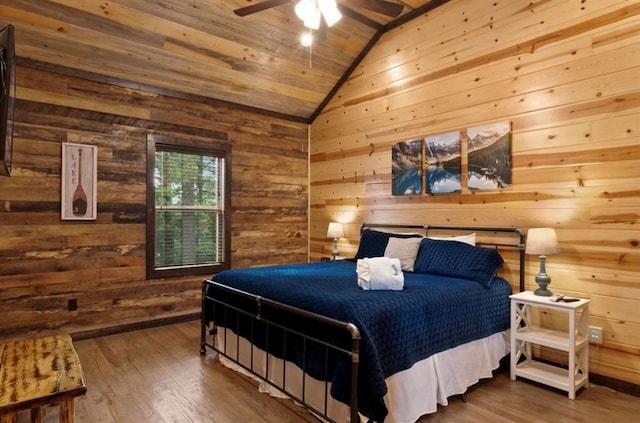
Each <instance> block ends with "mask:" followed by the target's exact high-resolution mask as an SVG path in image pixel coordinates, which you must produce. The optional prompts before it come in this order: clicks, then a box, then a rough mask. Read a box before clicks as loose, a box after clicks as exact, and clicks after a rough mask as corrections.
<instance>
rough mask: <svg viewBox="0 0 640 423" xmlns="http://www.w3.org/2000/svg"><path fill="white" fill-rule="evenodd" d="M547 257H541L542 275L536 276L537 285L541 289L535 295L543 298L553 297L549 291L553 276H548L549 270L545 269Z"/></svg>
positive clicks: (534, 292)
mask: <svg viewBox="0 0 640 423" xmlns="http://www.w3.org/2000/svg"><path fill="white" fill-rule="evenodd" d="M545 261H546V257H545V256H540V273H538V274H537V275H536V283H537V284H538V286H539V288H538V289H536V290H535V291H533V295H539V296H541V297H550V296H552V295H553V292H551V291H549V290H548V289H547V286H549V284H550V283H551V276H549V275H547V270H546V267H545Z"/></svg>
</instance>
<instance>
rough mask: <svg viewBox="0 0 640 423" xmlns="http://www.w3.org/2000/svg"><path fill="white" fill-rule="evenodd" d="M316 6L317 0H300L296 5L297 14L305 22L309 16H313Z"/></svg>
mask: <svg viewBox="0 0 640 423" xmlns="http://www.w3.org/2000/svg"><path fill="white" fill-rule="evenodd" d="M315 8H316V3H315V0H300V1H299V2H298V4H296V7H295V11H296V16H298V18H300V20H301V21H303V22H304V21H306V20H307V19H309V16H311V14H312V13H313V9H315Z"/></svg>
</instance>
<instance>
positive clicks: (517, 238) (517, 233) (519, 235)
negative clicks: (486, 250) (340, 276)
mask: <svg viewBox="0 0 640 423" xmlns="http://www.w3.org/2000/svg"><path fill="white" fill-rule="evenodd" d="M372 228H385V229H402V230H415V231H424V233H425V236H427V235H429V231H432V230H434V231H453V232H481V233H485V234H489V233H505V234H513V235H514V237H513V238H514V242H513V243H510V242H503V243H499V242H483V241H482V240H481V241H480V242H478V245H490V246H493V247H495V248H507V249H515V250H517V251H518V261H519V279H520V280H519V288H520V291H521V292H522V291H524V290H525V287H524V260H525V254H524V245H525V242H524V241H525V238H524V232H523V231H522V230H521V229H520V228H516V227H514V226H509V227H499V226H498V227H490V226H448V225H398V224H391V225H387V224H382V223H363V224H362V226H361V227H360V233H362V231H364V230H366V229H372Z"/></svg>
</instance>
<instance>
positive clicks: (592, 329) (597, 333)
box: [589, 326, 604, 345]
mask: <svg viewBox="0 0 640 423" xmlns="http://www.w3.org/2000/svg"><path fill="white" fill-rule="evenodd" d="M603 342H604V339H603V337H602V328H599V327H597V326H589V343H590V344H595V345H602V343H603Z"/></svg>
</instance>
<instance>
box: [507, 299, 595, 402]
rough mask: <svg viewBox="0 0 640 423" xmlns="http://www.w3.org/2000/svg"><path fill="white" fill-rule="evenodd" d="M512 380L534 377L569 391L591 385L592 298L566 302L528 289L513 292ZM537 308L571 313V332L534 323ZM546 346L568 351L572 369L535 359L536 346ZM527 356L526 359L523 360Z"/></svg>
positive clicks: (571, 397) (569, 328)
mask: <svg viewBox="0 0 640 423" xmlns="http://www.w3.org/2000/svg"><path fill="white" fill-rule="evenodd" d="M509 298H511V379H512V380H516V377H517V376H520V377H523V378H526V379H530V380H534V381H536V382H540V383H543V384H545V385H548V386H552V387H554V388H557V389H562V390H563V391H567V392H568V393H569V398H570V399H575V397H576V391H577V390H578V389H580V388H581V387H583V386H584V387H588V386H589V338H588V336H587V335H588V331H589V300H584V299H581V300H579V301H575V302H570V303H565V302H557V303H554V302H552V301H551V300H550V299H549V297H541V296H537V295H533V292H530V291H526V292H520V293H518V294H514V295H511V296H510V297H509ZM535 308H546V309H551V310H556V311H560V312H566V313H568V317H569V325H568V326H569V327H568V328H567V331H560V330H553V329H545V328H541V327H539V326H536V325H535V324H533V322H532V313H533V309H535ZM534 344H535V345H542V346H546V347H549V348H553V349H556V350H560V351H565V352H566V353H567V354H568V363H569V365H568V369H564V368H561V367H557V366H553V365H550V364H546V363H543V362H540V361H537V360H534V358H533V354H532V345H534ZM523 356H524V360H522V361H520V359H521V357H523Z"/></svg>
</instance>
